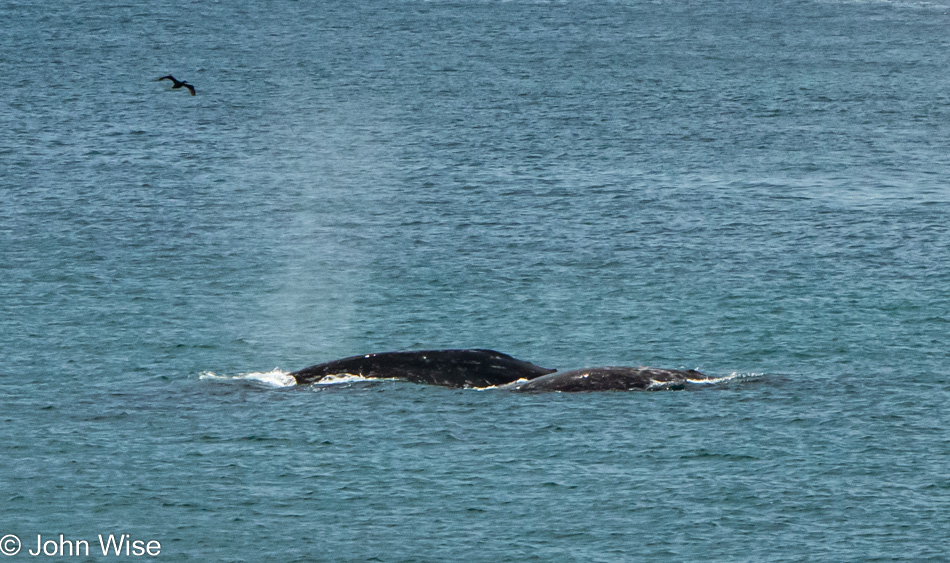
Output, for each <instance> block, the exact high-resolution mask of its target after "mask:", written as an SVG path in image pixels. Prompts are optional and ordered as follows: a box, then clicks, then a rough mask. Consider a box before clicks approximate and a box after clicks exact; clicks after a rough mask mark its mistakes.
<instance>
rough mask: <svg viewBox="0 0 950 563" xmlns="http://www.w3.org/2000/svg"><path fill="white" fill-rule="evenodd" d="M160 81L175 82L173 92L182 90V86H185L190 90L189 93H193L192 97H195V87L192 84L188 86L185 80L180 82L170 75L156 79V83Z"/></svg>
mask: <svg viewBox="0 0 950 563" xmlns="http://www.w3.org/2000/svg"><path fill="white" fill-rule="evenodd" d="M159 80H171V81H172V82H173V84H172V90H176V89H178V88H181V87H182V86H184V87H185V88H188V91H189V92H191V95H192V96H194V95H195V87H194V86H192V85H191V84H188V83H187V82H185V81H184V80H178V79H177V78H175V77H174V76H172V75H170V74H169V75H167V76H163V77H161V78H156V79H155V81H156V82H158V81H159Z"/></svg>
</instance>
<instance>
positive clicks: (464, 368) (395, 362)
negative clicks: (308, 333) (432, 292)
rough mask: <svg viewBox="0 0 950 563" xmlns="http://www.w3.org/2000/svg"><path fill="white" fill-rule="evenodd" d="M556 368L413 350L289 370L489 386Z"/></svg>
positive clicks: (491, 354)
mask: <svg viewBox="0 0 950 563" xmlns="http://www.w3.org/2000/svg"><path fill="white" fill-rule="evenodd" d="M554 371H555V370H553V369H548V368H543V367H540V366H536V365H534V364H532V363H530V362H526V361H524V360H519V359H517V358H514V357H512V356H509V355H508V354H503V353H501V352H496V351H495V350H484V349H470V350H416V351H408V352H384V353H380V354H366V355H362V356H351V357H349V358H343V359H340V360H334V361H332V362H326V363H323V364H317V365H314V366H310V367H307V368H304V369H302V370H300V371H296V372H293V373H291V375H292V376H294V379H296V380H297V383H298V384H309V383H316V382H318V381H320V380H321V379H323V378H325V377H327V376H331V375H358V376H361V377H366V378H371V379H403V380H406V381H412V382H414V383H428V384H431V385H441V386H444V387H491V386H495V385H504V384H506V383H511V382H513V381H517V380H519V379H529V380H530V379H535V378H537V377H540V376H542V375H546V374H549V373H553V372H554Z"/></svg>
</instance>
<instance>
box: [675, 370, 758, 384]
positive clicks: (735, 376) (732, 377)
mask: <svg viewBox="0 0 950 563" xmlns="http://www.w3.org/2000/svg"><path fill="white" fill-rule="evenodd" d="M764 376H765V374H764V373H740V372H737V371H734V372H732V373H730V374H729V375H724V376H722V377H710V378H708V379H687V380H686V381H688V382H690V383H693V384H699V385H715V384H717V383H727V382H729V381H742V380H745V379H757V378H759V377H764Z"/></svg>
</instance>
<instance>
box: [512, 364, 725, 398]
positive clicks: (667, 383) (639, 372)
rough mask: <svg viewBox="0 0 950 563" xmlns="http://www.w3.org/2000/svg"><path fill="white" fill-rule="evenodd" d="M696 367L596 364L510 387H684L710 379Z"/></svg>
mask: <svg viewBox="0 0 950 563" xmlns="http://www.w3.org/2000/svg"><path fill="white" fill-rule="evenodd" d="M711 379H713V378H712V377H710V376H708V375H706V374H703V373H700V372H698V371H696V370H692V369H690V370H677V369H662V368H649V367H636V368H635V367H620V366H608V367H595V368H585V369H575V370H571V371H561V372H555V373H551V374H548V375H543V376H540V377H536V378H534V379H531V380H529V381H525V382H514V383H513V384H511V385H510V386H508V387H507V388H510V390H512V391H517V392H521V393H532V392H542V391H560V392H562V393H580V392H585V391H656V390H661V389H683V388H684V387H686V385H687V383H689V382H694V381H701V380H711Z"/></svg>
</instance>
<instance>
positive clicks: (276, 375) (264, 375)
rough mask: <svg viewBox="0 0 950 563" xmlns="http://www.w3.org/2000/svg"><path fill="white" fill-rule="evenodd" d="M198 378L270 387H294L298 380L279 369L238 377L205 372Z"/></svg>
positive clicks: (239, 375) (244, 374) (243, 374)
mask: <svg viewBox="0 0 950 563" xmlns="http://www.w3.org/2000/svg"><path fill="white" fill-rule="evenodd" d="M198 377H199V379H212V380H216V381H249V382H251V383H258V384H261V385H266V386H268V387H293V386H294V385H296V384H297V380H296V379H294V376H292V375H290V373H288V372H286V371H283V370H281V369H279V368H274V369H273V370H271V371H266V372H261V371H255V372H251V373H240V374H238V375H218V374H216V373H214V372H211V371H205V372H202V373H201V374H200V375H199V376H198Z"/></svg>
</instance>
